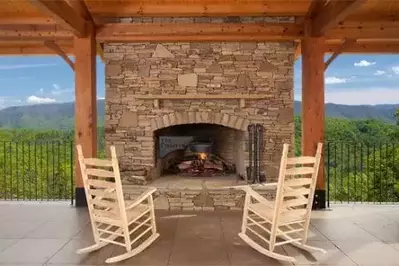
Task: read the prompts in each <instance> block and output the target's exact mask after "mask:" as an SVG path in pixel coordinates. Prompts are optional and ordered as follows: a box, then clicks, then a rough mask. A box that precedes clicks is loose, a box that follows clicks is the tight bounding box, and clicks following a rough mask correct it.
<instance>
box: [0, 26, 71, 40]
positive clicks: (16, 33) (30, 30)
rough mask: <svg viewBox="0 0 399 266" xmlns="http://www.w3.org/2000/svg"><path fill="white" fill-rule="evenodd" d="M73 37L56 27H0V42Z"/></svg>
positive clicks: (67, 38)
mask: <svg viewBox="0 0 399 266" xmlns="http://www.w3.org/2000/svg"><path fill="white" fill-rule="evenodd" d="M72 37H73V35H72V34H71V33H70V32H69V31H66V30H63V29H60V27H59V26H57V25H0V40H14V39H15V40H21V39H25V40H33V41H34V40H41V41H45V40H56V39H57V40H69V39H72Z"/></svg>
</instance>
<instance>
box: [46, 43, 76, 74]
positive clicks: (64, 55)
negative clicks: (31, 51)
mask: <svg viewBox="0 0 399 266" xmlns="http://www.w3.org/2000/svg"><path fill="white" fill-rule="evenodd" d="M44 45H45V46H46V47H47V48H49V49H51V50H53V51H54V52H55V53H56V54H58V55H59V56H60V57H61V58H62V59H64V61H65V62H66V63H67V64H68V65H69V66H70V67H71V68H72V70H75V64H74V63H73V62H72V60H71V59H70V58H69V57H68V55H67V53H65V51H64V50H63V49H62V48H61V47H60V46H59V45H58V44H56V43H55V42H54V41H46V42H44Z"/></svg>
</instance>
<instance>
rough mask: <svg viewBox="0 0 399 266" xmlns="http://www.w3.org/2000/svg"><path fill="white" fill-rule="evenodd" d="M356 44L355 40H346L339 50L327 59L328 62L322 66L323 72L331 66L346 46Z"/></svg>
mask: <svg viewBox="0 0 399 266" xmlns="http://www.w3.org/2000/svg"><path fill="white" fill-rule="evenodd" d="M355 43H356V40H351V39H346V40H344V42H343V43H342V44H341V45H340V46H339V48H338V49H337V50H336V51H335V52H334V53H333V54H332V55H331V56H330V58H328V60H327V61H326V62H325V64H324V71H325V70H327V68H328V67H329V66H330V65H331V63H332V62H333V61H334V60H335V59H336V58H337V57H338V56H339V55H340V54H342V53H343V52H345V49H346V48H347V47H348V46H351V45H353V44H355Z"/></svg>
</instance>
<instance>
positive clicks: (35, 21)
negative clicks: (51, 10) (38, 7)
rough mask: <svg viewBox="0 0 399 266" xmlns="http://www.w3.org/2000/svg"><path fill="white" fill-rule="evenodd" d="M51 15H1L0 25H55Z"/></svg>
mask: <svg viewBox="0 0 399 266" xmlns="http://www.w3.org/2000/svg"><path fill="white" fill-rule="evenodd" d="M55 23H56V22H55V21H54V19H53V18H51V17H0V25H55Z"/></svg>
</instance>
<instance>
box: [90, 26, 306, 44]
mask: <svg viewBox="0 0 399 266" xmlns="http://www.w3.org/2000/svg"><path fill="white" fill-rule="evenodd" d="M301 37H302V27H301V25H296V24H293V23H292V24H285V23H248V24H241V23H237V24H235V23H143V24H122V23H118V24H106V25H104V26H102V27H100V28H99V29H98V31H97V40H99V41H121V42H124V41H126V42H130V41H212V40H214V41H246V40H248V41H250V40H294V39H300V38H301Z"/></svg>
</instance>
